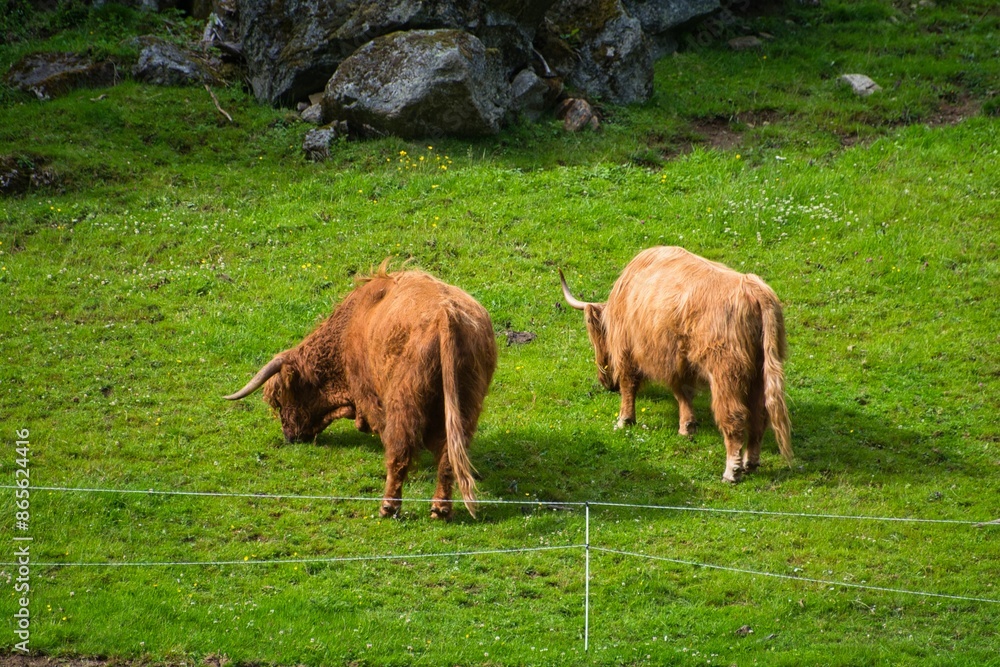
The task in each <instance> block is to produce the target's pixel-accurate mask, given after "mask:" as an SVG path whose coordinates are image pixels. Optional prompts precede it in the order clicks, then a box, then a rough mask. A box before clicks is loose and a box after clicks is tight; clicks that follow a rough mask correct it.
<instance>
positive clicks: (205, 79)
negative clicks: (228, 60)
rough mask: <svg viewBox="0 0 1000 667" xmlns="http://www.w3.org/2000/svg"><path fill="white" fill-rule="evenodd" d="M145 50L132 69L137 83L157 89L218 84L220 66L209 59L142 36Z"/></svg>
mask: <svg viewBox="0 0 1000 667" xmlns="http://www.w3.org/2000/svg"><path fill="white" fill-rule="evenodd" d="M140 43H141V44H142V45H143V46H142V51H140V52H139V60H138V62H136V64H135V65H134V66H133V67H132V76H133V77H135V78H136V80H138V81H142V82H144V83H151V84H154V85H157V86H185V85H190V84H197V83H215V82H217V81H218V76H217V74H216V72H217V71H218V70H217V67H218V66H219V65H220V64H221V63H213V62H212V61H211V60H209V59H208V58H205V57H204V56H202V55H200V54H197V53H195V52H194V51H190V50H188V49H184V48H181V47H179V46H177V45H176V44H173V43H171V42H168V41H166V40H163V39H160V38H158V37H141V38H140Z"/></svg>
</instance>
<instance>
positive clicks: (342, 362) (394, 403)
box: [227, 264, 497, 518]
mask: <svg viewBox="0 0 1000 667" xmlns="http://www.w3.org/2000/svg"><path fill="white" fill-rule="evenodd" d="M385 266H386V265H385V264H383V265H382V267H380V268H379V270H378V272H376V273H375V274H374V275H371V276H367V277H364V278H361V279H359V281H358V286H357V287H356V289H355V290H354V291H352V292H351V293H350V294H348V295H347V297H346V298H345V299H344V300H343V301H342V302H341V303H340V305H338V306H337V307H336V308H335V309H334V311H333V314H332V315H330V317H329V318H327V319H326V321H324V322H323V323H322V324H320V325H319V327H318V328H317V329H316V330H315V331H313V332H312V333H311V334H309V335H308V336H307V337H306V338H305V340H303V341H302V342H301V343H300V344H299V345H298V346H296V347H294V348H292V349H290V350H287V351H285V352H282V353H281V354H279V355H277V356H276V357H275V358H274V360H272V361H271V362H270V363H269V364H268V365H267V366H265V367H264V368H263V369H261V371H260V372H259V373H258V374H257V377H255V378H254V379H253V380H251V381H250V383H248V384H247V386H246V387H244V388H243V389H242V390H241V391H239V392H237V393H236V394H233V395H232V396H228V397H227V398H231V399H237V398H243V397H244V396H246V395H248V394H249V393H252V392H253V391H254V390H255V389H257V388H258V387H259V386H260V385H261V384H265V383H266V385H265V387H264V400H265V401H267V403H268V404H269V405H270V406H271V407H272V408H273V409H274V411H275V412H276V413H277V415H278V417H279V418H280V419H281V427H282V430H283V431H284V434H285V437H286V438H287V439H288V440H290V441H300V440H311V439H313V438H315V437H316V435H317V434H319V433H320V432H321V431H322V430H323V429H325V428H326V427H327V426H328V425H329V424H330V422H332V421H333V420H334V419H343V418H348V419H354V420H355V425H356V426H357V427H358V428H359V429H360V430H363V431H369V430H371V431H374V432H376V433H378V434H379V435H380V436H381V438H382V443H383V444H384V446H385V463H386V473H387V474H386V483H385V494H384V498H383V501H382V508H381V514H382V516H392V515H395V514H396V513H397V512H398V511H399V507H400V504H401V500H400V499H401V497H402V487H403V482H404V481H405V479H406V475H407V472H408V470H409V467H410V463H411V461H412V460H413V458H414V457H415V456H416V453H417V451H418V450H419V448H420V447H425V448H427V449H428V450H430V451H431V452H433V454H434V456H435V460H436V461H437V469H438V476H437V482H438V483H437V489H436V490H435V492H434V501H433V504H432V507H431V512H432V514H433V515H434V516H436V517H441V518H447V517H449V516H450V515H451V511H452V503H451V490H452V483H453V481H455V480H457V481H458V486H459V490H460V491H461V494H462V498H463V500H464V501H465V505H466V507H467V508H468V509H469V512H470V513H471V514H473V515H475V480H474V479H473V476H472V475H473V468H472V464H471V462H470V461H469V456H468V446H469V441H470V440H471V438H472V436H473V434H474V433H475V431H476V426H477V423H478V421H479V414H480V412H481V411H482V407H483V400H484V399H485V397H486V392H487V389H488V387H489V384H490V380H491V379H492V377H493V372H494V370H495V369H496V361H497V349H496V341H495V339H494V334H493V326H492V324H491V322H490V317H489V315H488V314H487V312H486V310H485V309H484V308H483V307H482V306H481V305H479V303H477V302H476V301H475V299H473V298H472V297H471V296H469V295H468V294H466V293H465V292H463V291H462V290H460V289H458V288H457V287H453V286H451V285H447V284H445V283H443V282H441V281H440V280H437V279H436V278H433V277H431V276H429V275H427V274H426V273H423V272H420V271H403V272H398V273H387V272H386V268H385ZM262 376H265V377H262Z"/></svg>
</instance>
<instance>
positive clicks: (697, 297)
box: [559, 247, 792, 482]
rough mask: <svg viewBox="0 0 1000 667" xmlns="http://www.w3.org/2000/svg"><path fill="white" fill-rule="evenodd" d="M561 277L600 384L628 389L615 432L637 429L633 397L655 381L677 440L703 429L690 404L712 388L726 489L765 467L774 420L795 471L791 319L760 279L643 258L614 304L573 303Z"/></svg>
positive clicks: (654, 251)
mask: <svg viewBox="0 0 1000 667" xmlns="http://www.w3.org/2000/svg"><path fill="white" fill-rule="evenodd" d="M559 278H560V280H561V281H562V288H563V295H564V296H565V298H566V301H567V302H568V303H569V304H570V305H571V306H573V307H574V308H576V309H578V310H583V311H584V313H585V318H586V324H587V333H588V335H589V336H590V341H591V344H592V345H593V347H594V351H595V356H596V362H597V370H598V378H599V379H600V381H601V383H602V384H603V385H604V386H605V387H607V388H608V389H610V390H612V391H618V390H619V389H620V390H621V395H622V401H621V410H620V412H619V415H618V426H617V428H621V427H622V426H624V425H626V424H634V423H635V394H636V391H637V390H638V389H639V386H640V384H641V383H642V382H643V381H644V380H653V381H656V382H662V383H663V384H665V385H667V386H668V387H670V388H671V390H673V393H674V397H675V398H676V399H677V404H678V406H679V408H680V429H679V430H680V433H681V434H682V435H690V434H692V433H693V432H694V429H695V426H696V424H697V422H696V420H695V415H694V410H693V408H692V406H691V401H692V399H693V397H694V394H695V389H696V388H697V387H699V386H703V385H705V384H707V385H709V387H710V388H711V392H712V412H713V413H714V414H715V422H716V424H717V425H718V427H719V430H721V431H722V435H723V437H724V438H725V441H726V470H725V473H724V474H723V476H722V478H723V479H724V480H725V481H727V482H736V481H738V480H739V478H740V476H741V475H742V474H743V472H744V471H747V472H749V471H753V470H755V469H756V468H757V467H758V466H759V465H760V444H761V440H762V438H763V436H764V429H765V428H767V425H768V421H770V423H771V426H772V427H773V428H774V434H775V437H776V439H777V441H778V447H779V449H780V450H781V454H782V455H783V456H784V457H785V460H786V461H788V462H789V463H791V460H792V444H791V424H790V422H789V419H788V409H787V407H786V406H785V375H784V370H783V369H782V362H783V360H784V358H785V324H784V316H783V315H782V311H781V304H780V303H779V302H778V297H777V296H776V295H775V293H774V291H773V290H771V288H770V287H768V286H767V285H766V284H765V283H764V281H763V280H761V279H760V278H758V277H757V276H755V275H752V274H743V273H738V272H737V271H734V270H732V269H730V268H728V267H726V266H724V265H722V264H719V263H717V262H712V261H709V260H707V259H705V258H703V257H699V256H698V255H694V254H692V253H690V252H688V251H687V250H685V249H683V248H677V247H656V248H649V249H648V250H644V251H642V252H641V253H639V254H638V255H637V256H636V257H635V259H633V260H632V261H631V262H630V263H629V265H628V266H627V267H625V270H624V271H622V274H621V276H620V277H619V278H618V280H617V281H616V282H615V285H614V287H613V288H612V289H611V294H610V295H609V296H608V301H607V303H584V302H582V301H579V300H577V299H575V298H574V297H573V295H572V294H571V293H570V291H569V287H568V286H567V285H566V279H565V278H564V277H563V275H562V271H560V272H559ZM744 445H745V446H746V448H745V450H744V451H743V455H742V457H741V456H740V450H741V449H742V448H743V447H744Z"/></svg>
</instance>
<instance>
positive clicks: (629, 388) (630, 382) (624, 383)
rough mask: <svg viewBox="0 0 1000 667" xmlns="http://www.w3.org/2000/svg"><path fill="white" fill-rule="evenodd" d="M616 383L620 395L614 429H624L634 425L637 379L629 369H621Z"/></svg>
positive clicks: (637, 388)
mask: <svg viewBox="0 0 1000 667" xmlns="http://www.w3.org/2000/svg"><path fill="white" fill-rule="evenodd" d="M623 371H624V372H622V375H621V378H620V379H619V382H618V387H619V390H620V391H621V394H622V403H621V407H620V408H619V410H618V423H617V424H616V425H615V428H616V429H619V428H625V426H627V425H631V424H634V423H635V393H636V392H637V391H638V390H639V378H638V376H637V375H636V374H635V373H633V372H631V369H623Z"/></svg>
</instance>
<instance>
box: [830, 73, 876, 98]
mask: <svg viewBox="0 0 1000 667" xmlns="http://www.w3.org/2000/svg"><path fill="white" fill-rule="evenodd" d="M838 80H839V81H840V83H842V84H844V85H847V86H850V87H851V90H853V91H854V94H855V95H858V96H859V97H868V96H869V95H871V94H872V93H874V92H877V91H879V90H882V86H880V85H878V84H877V83H875V82H874V81H872V80H871V78H869V77H868V76H865V75H864V74H843V75H841V76H840V78H839V79H838Z"/></svg>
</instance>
